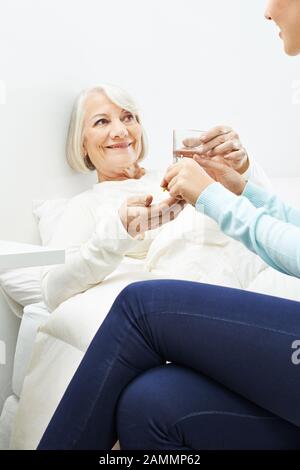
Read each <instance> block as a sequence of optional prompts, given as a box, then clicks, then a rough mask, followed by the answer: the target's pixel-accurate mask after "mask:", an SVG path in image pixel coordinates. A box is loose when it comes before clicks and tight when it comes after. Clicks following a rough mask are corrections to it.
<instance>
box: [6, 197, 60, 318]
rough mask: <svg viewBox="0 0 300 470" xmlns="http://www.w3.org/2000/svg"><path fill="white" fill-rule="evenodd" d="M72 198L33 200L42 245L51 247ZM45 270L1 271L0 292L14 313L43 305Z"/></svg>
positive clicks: (19, 314) (19, 269)
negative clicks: (25, 308) (28, 306)
mask: <svg viewBox="0 0 300 470" xmlns="http://www.w3.org/2000/svg"><path fill="white" fill-rule="evenodd" d="M67 202H68V199H51V200H35V201H33V214H34V216H35V220H36V222H37V225H38V229H39V233H40V237H41V240H42V245H48V244H49V243H50V240H51V238H52V236H53V233H54V230H55V227H56V226H57V224H58V222H59V220H60V218H61V216H62V214H63V212H64V209H65V207H66V204H67ZM41 269H42V268H41V267H40V266H33V267H30V268H18V269H8V270H3V271H0V290H1V291H2V293H3V295H4V297H5V299H6V301H7V303H8V305H9V306H10V308H11V310H12V311H13V312H14V313H15V315H17V316H18V317H21V316H22V314H23V307H25V306H26V305H30V304H35V303H37V302H42V300H43V297H42V291H41Z"/></svg>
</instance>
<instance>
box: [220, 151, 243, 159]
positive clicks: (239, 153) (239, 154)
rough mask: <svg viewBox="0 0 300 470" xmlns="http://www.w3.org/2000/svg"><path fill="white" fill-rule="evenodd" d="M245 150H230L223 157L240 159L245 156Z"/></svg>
mask: <svg viewBox="0 0 300 470" xmlns="http://www.w3.org/2000/svg"><path fill="white" fill-rule="evenodd" d="M246 155H247V154H246V152H245V150H238V151H236V152H231V153H228V154H227V155H224V158H225V159H226V160H234V161H241V160H243V159H244V158H245V156H246Z"/></svg>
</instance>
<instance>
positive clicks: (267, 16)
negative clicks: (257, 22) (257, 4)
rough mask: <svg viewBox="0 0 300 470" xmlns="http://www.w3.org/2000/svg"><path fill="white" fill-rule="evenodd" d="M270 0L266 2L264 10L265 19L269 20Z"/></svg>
mask: <svg viewBox="0 0 300 470" xmlns="http://www.w3.org/2000/svg"><path fill="white" fill-rule="evenodd" d="M270 6H271V5H270V0H269V1H268V4H267V8H266V11H265V18H266V20H271V19H272V17H271V15H270Z"/></svg>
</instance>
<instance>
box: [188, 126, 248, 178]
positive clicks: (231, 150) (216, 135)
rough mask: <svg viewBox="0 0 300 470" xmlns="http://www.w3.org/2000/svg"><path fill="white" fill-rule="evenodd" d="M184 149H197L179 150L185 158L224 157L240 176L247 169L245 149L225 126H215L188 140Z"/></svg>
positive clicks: (235, 134)
mask: <svg viewBox="0 0 300 470" xmlns="http://www.w3.org/2000/svg"><path fill="white" fill-rule="evenodd" d="M183 143H184V145H186V147H198V148H197V149H196V150H195V148H194V149H193V150H188V149H185V148H183V149H180V154H181V155H183V156H185V157H193V155H195V154H197V155H202V156H207V157H216V156H218V157H224V158H225V160H226V161H227V162H228V165H229V166H231V168H233V169H234V170H236V171H238V172H239V173H240V174H242V173H245V171H246V170H247V169H248V168H249V159H248V154H247V151H246V149H245V148H244V147H243V145H242V143H241V141H240V138H239V135H238V134H237V133H236V132H235V131H234V130H233V129H232V128H231V127H227V126H217V127H214V128H213V129H210V130H209V131H207V132H205V133H204V134H203V135H202V136H201V137H199V138H198V139H193V138H189V139H186V140H185V141H184V142H183Z"/></svg>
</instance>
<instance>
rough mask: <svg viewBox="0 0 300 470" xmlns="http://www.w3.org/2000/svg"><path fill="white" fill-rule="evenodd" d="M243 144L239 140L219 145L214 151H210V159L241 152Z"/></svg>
mask: <svg viewBox="0 0 300 470" xmlns="http://www.w3.org/2000/svg"><path fill="white" fill-rule="evenodd" d="M241 148H242V144H241V142H240V141H239V140H238V139H232V140H228V141H227V142H225V143H224V144H220V145H217V146H216V147H214V148H213V149H212V150H209V151H208V156H209V157H214V156H216V155H224V154H228V153H231V152H235V151H237V150H241Z"/></svg>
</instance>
